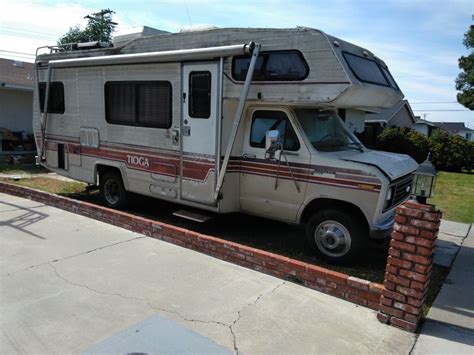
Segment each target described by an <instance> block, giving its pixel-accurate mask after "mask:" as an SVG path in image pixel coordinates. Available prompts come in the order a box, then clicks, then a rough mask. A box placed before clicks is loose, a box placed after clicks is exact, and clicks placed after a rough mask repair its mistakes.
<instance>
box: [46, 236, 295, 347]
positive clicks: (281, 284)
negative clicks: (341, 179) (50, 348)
mask: <svg viewBox="0 0 474 355" xmlns="http://www.w3.org/2000/svg"><path fill="white" fill-rule="evenodd" d="M134 239H140V238H134ZM131 240H133V239H131ZM122 243H123V242H122ZM115 244H119V243H115ZM102 248H104V247H102ZM102 248H97V249H95V250H98V249H102ZM89 252H91V251H89ZM86 253H87V252H85V253H81V254H86ZM78 255H80V254H78ZM71 257H73V256H71ZM71 257H67V258H71ZM67 258H64V259H60V260H55V261H52V262H49V263H47V264H48V265H49V266H50V267H51V268H52V269H53V271H54V273H55V274H56V276H57V277H58V278H59V279H61V280H63V281H64V282H66V283H67V284H69V285H72V286H76V287H82V288H85V289H87V290H89V291H91V292H94V293H98V294H100V295H106V296H116V297H121V298H124V299H128V300H132V301H139V302H144V303H145V304H146V305H147V306H148V307H149V308H151V309H153V310H155V311H159V312H164V313H170V314H174V315H176V316H177V317H179V318H181V319H182V320H184V321H186V322H194V323H203V324H216V325H219V326H222V327H225V328H227V329H229V332H230V335H231V337H232V343H233V347H234V353H235V354H236V355H239V354H240V352H239V347H238V342H237V336H236V335H235V332H234V326H235V325H236V324H237V323H238V322H239V321H240V319H241V318H242V312H243V311H244V310H245V309H247V308H249V307H252V306H254V305H255V304H257V303H258V302H259V301H260V300H261V299H262V298H263V297H265V296H269V295H271V294H273V293H274V292H275V291H276V290H278V289H279V288H280V287H282V286H283V285H284V284H285V283H286V282H287V281H283V282H281V283H279V284H278V285H276V286H275V287H273V288H272V289H271V290H270V291H267V292H262V293H260V294H259V295H258V296H257V298H255V300H253V301H252V302H249V303H247V304H246V305H244V306H243V307H242V308H241V309H240V310H239V311H237V317H236V318H235V319H234V321H233V322H232V323H231V324H227V323H224V322H220V321H215V320H203V319H196V318H188V317H186V316H185V315H183V314H181V313H179V312H178V311H175V310H170V309H166V308H162V307H157V306H155V305H153V304H152V303H151V302H149V301H148V300H147V299H146V298H141V297H132V296H126V295H123V294H121V293H115V292H105V291H100V290H97V289H95V288H92V287H90V286H88V285H86V284H82V283H78V282H73V281H71V280H68V279H67V278H66V277H64V276H62V275H61V274H60V273H59V272H58V270H57V268H56V267H55V266H54V265H53V263H55V262H58V261H61V260H65V259H67Z"/></svg>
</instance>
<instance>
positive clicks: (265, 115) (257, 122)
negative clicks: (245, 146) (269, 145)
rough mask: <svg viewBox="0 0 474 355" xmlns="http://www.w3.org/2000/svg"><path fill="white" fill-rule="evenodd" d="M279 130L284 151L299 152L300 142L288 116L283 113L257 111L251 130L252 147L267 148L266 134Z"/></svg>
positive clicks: (253, 117)
mask: <svg viewBox="0 0 474 355" xmlns="http://www.w3.org/2000/svg"><path fill="white" fill-rule="evenodd" d="M272 130H278V131H279V132H280V134H279V143H281V145H282V146H283V150H288V151H297V150H299V149H300V142H299V141H298V137H297V136H296V133H295V130H294V129H293V126H292V125H291V123H290V120H289V119H288V117H287V115H286V114H285V113H284V112H282V111H255V112H254V114H253V116H252V127H251V130H250V146H251V147H254V148H265V134H266V132H268V131H272Z"/></svg>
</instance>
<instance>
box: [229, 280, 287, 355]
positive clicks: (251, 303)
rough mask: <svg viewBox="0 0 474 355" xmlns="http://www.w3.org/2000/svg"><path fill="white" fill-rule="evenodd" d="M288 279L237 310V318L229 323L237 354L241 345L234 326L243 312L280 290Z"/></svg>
mask: <svg viewBox="0 0 474 355" xmlns="http://www.w3.org/2000/svg"><path fill="white" fill-rule="evenodd" d="M286 282H287V281H283V282H281V283H279V284H278V285H276V286H275V287H274V288H272V289H271V290H270V291H269V292H262V293H261V294H259V295H258V297H257V298H256V299H255V300H254V301H252V302H250V303H247V304H246V305H245V306H243V307H242V308H241V309H240V310H239V311H237V318H236V319H235V320H234V321H233V322H232V324H231V325H229V330H230V333H231V334H232V338H233V342H234V352H235V354H236V355H238V354H239V347H238V345H237V337H236V335H235V332H234V326H235V325H236V324H237V323H238V322H239V321H240V319H241V318H242V312H243V311H244V310H245V309H247V308H249V307H252V306H254V305H256V304H257V303H258V302H259V301H260V300H261V299H262V298H263V297H265V296H269V295H271V294H273V293H274V292H275V291H276V290H278V289H279V288H280V287H282V286H283V285H284V284H286Z"/></svg>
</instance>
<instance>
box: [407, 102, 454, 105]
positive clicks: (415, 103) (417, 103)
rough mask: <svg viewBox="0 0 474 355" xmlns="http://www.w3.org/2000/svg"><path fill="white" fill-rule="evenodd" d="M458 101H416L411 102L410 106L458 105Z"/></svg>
mask: <svg viewBox="0 0 474 355" xmlns="http://www.w3.org/2000/svg"><path fill="white" fill-rule="evenodd" d="M457 103H458V102H457V101H414V102H410V105H419V104H457Z"/></svg>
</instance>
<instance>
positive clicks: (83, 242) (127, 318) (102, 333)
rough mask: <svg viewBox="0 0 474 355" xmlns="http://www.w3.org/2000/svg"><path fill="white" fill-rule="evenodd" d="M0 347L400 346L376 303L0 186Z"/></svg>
mask: <svg viewBox="0 0 474 355" xmlns="http://www.w3.org/2000/svg"><path fill="white" fill-rule="evenodd" d="M0 271H1V283H0V322H1V333H0V334H1V336H0V353H2V354H3V353H81V352H84V353H190V352H192V353H237V352H241V353H247V354H255V353H281V354H285V353H288V354H289V353H291V354H296V353H301V354H308V353H323V352H324V353H328V352H330V353H374V352H376V353H404V354H406V353H409V352H410V349H412V347H413V344H414V341H415V336H414V335H413V334H410V333H406V332H404V331H401V330H398V329H396V328H393V327H389V326H385V325H382V324H380V323H379V322H378V321H377V319H376V317H375V312H374V311H372V310H370V309H367V308H364V307H359V306H356V305H354V304H352V303H349V302H345V301H342V300H339V299H337V298H334V297H331V296H328V295H326V294H322V293H319V292H316V291H313V290H310V289H307V288H304V287H302V286H299V285H296V284H292V283H289V282H285V281H282V280H280V279H277V278H274V277H271V276H267V275H264V274H261V273H258V272H255V271H252V270H248V269H245V268H242V267H239V266H236V265H233V264H229V263H226V262H223V261H220V260H217V259H214V258H212V257H209V256H206V255H203V254H200V253H197V252H194V251H190V250H187V249H183V248H180V247H177V246H174V245H171V244H168V243H165V242H162V241H158V240H154V239H151V238H148V237H145V236H143V235H140V234H137V233H133V232H130V231H127V230H123V229H120V228H118V227H114V226H111V225H108V224H104V223H101V222H97V221H94V220H91V219H88V218H86V217H82V216H79V215H75V214H72V213H69V212H65V211H62V210H60V209H57V208H53V207H49V206H45V205H43V204H40V203H37V202H34V201H30V200H26V199H22V198H18V197H13V196H9V195H5V194H0Z"/></svg>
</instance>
